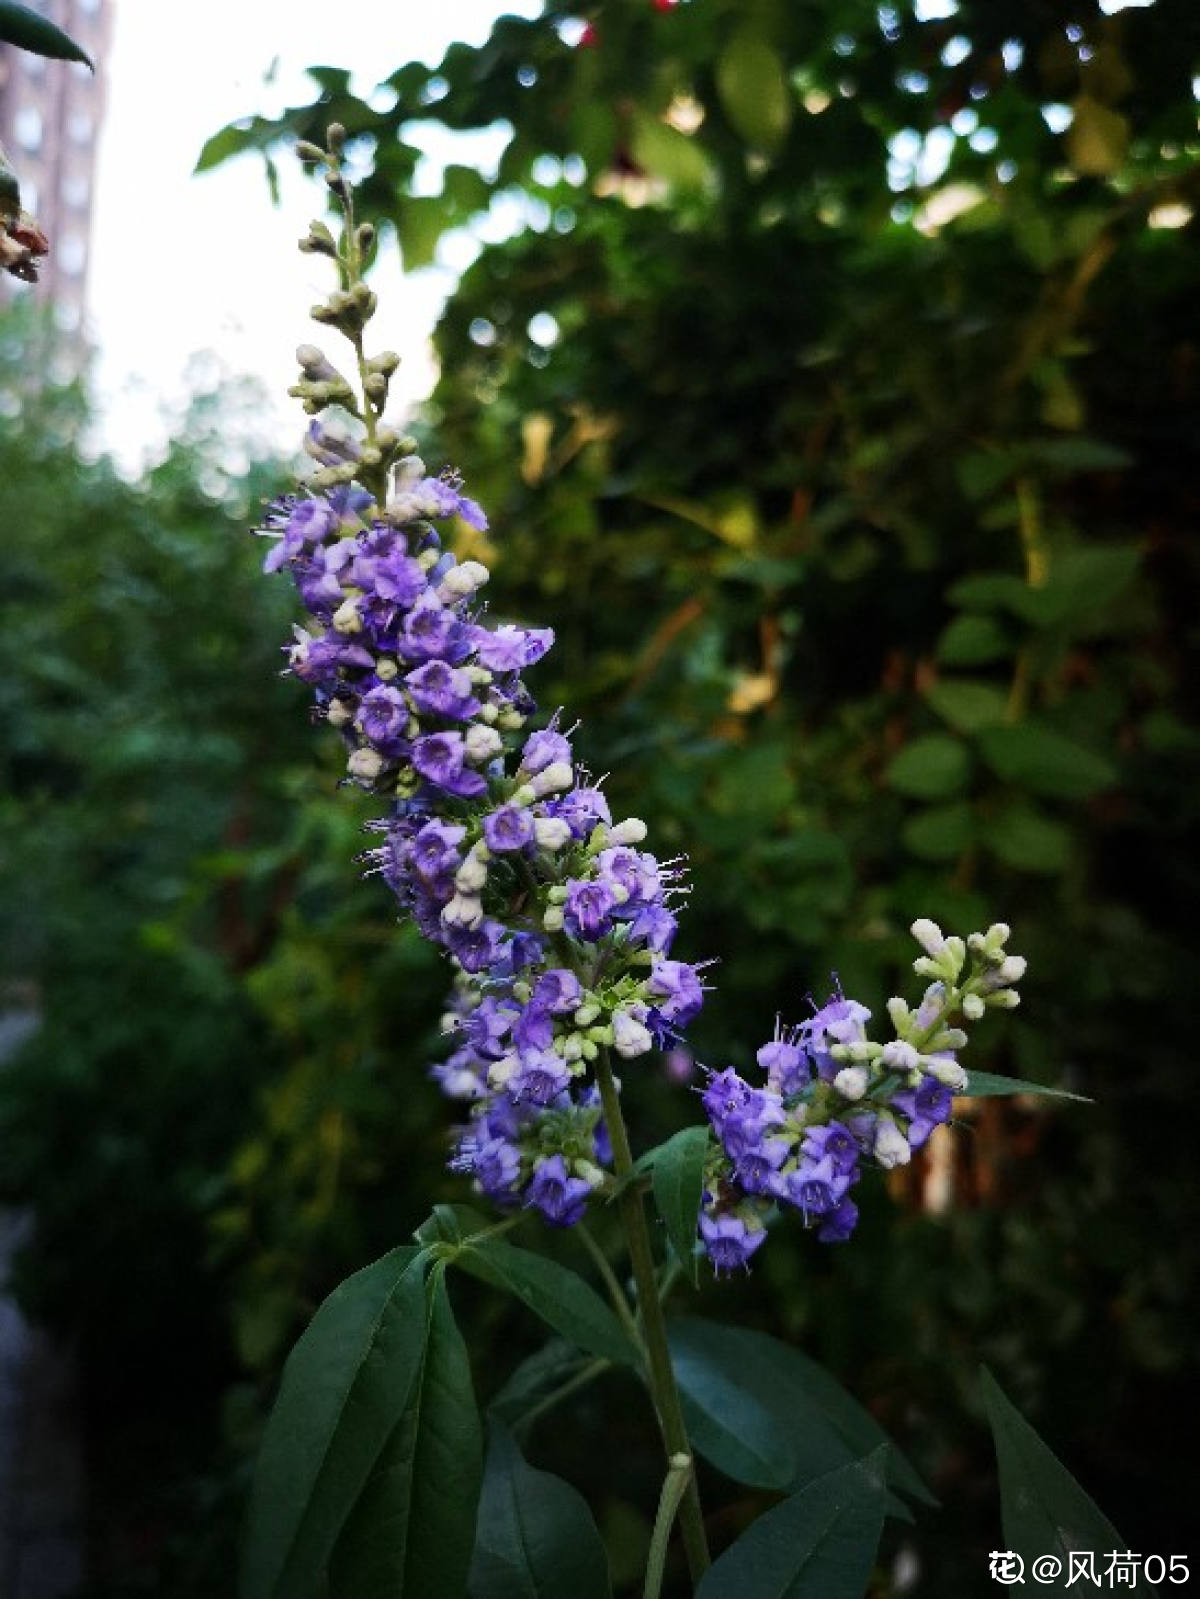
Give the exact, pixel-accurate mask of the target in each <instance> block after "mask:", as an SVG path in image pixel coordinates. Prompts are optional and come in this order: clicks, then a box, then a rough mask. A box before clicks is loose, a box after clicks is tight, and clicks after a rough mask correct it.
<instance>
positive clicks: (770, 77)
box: [716, 28, 795, 153]
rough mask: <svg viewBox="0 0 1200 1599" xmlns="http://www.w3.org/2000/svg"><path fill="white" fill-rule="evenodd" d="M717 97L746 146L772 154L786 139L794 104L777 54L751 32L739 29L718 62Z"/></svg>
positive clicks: (763, 40) (762, 39)
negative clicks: (719, 98) (718, 96)
mask: <svg viewBox="0 0 1200 1599" xmlns="http://www.w3.org/2000/svg"><path fill="white" fill-rule="evenodd" d="M716 75H717V93H718V94H719V95H720V97H721V104H722V106H723V107H724V110H725V115H726V116H727V117H728V118H729V120H730V122H731V123H732V124H733V126H734V128H735V129H736V130H737V132H738V133H740V134H741V136H742V138H743V139H745V141H746V143H747V144H749V145H751V146H753V148H754V149H756V150H766V151H769V152H772V153H773V152H774V151H776V150H778V149H779V147H780V145H782V143H783V141H784V140H785V139H786V138H787V134H788V129H789V128H790V127H791V125H792V116H793V113H794V111H795V102H794V100H793V98H792V91H791V88H790V87H789V85H788V80H787V74H786V72H785V70H784V65H783V61H782V60H781V59H780V56H779V53H778V51H776V50H774V49H773V48H772V47H771V45H769V44H768V43H767V41H766V40H765V39H764V38H763V37H762V35H761V34H760V33H757V32H755V31H754V29H752V28H741V29H739V30H738V32H737V33H735V34H734V36H733V38H732V39H731V40H730V41H729V43H728V44H727V45H726V46H725V49H724V50H723V51H722V53H721V59H720V60H719V61H718V62H717V74H716Z"/></svg>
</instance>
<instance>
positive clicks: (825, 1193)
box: [785, 1155, 850, 1216]
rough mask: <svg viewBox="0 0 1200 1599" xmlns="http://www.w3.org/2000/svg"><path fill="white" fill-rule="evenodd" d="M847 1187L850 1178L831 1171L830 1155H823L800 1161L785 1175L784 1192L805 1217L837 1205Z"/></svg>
mask: <svg viewBox="0 0 1200 1599" xmlns="http://www.w3.org/2000/svg"><path fill="white" fill-rule="evenodd" d="M849 1186H850V1179H849V1178H848V1177H844V1176H842V1175H840V1174H839V1173H838V1172H837V1171H835V1169H834V1164H833V1158H832V1156H830V1155H824V1156H822V1158H821V1159H820V1160H815V1161H814V1160H808V1159H805V1160H803V1161H801V1163H800V1165H799V1166H798V1167H797V1169H796V1170H795V1171H794V1172H791V1173H789V1175H788V1177H787V1181H786V1184H785V1194H786V1198H787V1199H788V1201H789V1202H790V1203H791V1204H793V1205H795V1206H796V1208H797V1209H798V1210H802V1211H803V1212H804V1214H805V1215H806V1216H825V1215H828V1213H829V1212H830V1211H831V1210H836V1208H837V1207H838V1205H839V1204H841V1202H842V1199H843V1198H844V1197H845V1193H846V1190H847V1188H849Z"/></svg>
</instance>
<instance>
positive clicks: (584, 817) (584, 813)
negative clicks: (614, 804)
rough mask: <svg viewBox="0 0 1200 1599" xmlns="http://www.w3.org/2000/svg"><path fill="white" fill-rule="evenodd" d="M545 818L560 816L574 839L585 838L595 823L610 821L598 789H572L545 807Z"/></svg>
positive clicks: (605, 801) (609, 814)
mask: <svg viewBox="0 0 1200 1599" xmlns="http://www.w3.org/2000/svg"><path fill="white" fill-rule="evenodd" d="M546 815H547V816H561V818H562V819H563V821H564V822H566V824H567V826H568V827H569V828H570V829H571V833H572V835H573V836H574V837H575V838H587V836H588V834H589V833H590V832H591V831H592V829H593V828H594V827H595V825H596V823H597V822H603V823H604V824H605V825H606V826H607V825H608V824H609V823H611V821H612V812H611V811H610V810H609V808H608V801H607V800H606V799H605V797H604V795H603V794H602V793H601V792H600V790H599V789H598V788H573V789H571V791H570V793H568V794H564V795H563V797H562V798H561V799H559V800H555V801H554V802H553V803H552V804H550V805H547V807H546Z"/></svg>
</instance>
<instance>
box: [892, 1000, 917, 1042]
mask: <svg viewBox="0 0 1200 1599" xmlns="http://www.w3.org/2000/svg"><path fill="white" fill-rule="evenodd" d="M887 1013H888V1015H889V1016H890V1017H891V1019H892V1026H893V1027H894V1028H895V1029H896V1031H897V1032H898V1033H899V1034H900V1036H901V1038H903V1037H904V1034H905V1033H906V1032H907V1030H908V1024H909V1022H910V1021H911V1020H912V1011H910V1010H909V1008H908V1006H907V1004H906V1003H905V1001H904V1000H902V999H901V998H900V996H899V995H898V994H894V995H893V996H892V998H891V999H889V1000H888V1002H887Z"/></svg>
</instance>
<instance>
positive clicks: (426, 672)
mask: <svg viewBox="0 0 1200 1599" xmlns="http://www.w3.org/2000/svg"><path fill="white" fill-rule="evenodd" d="M404 681H405V682H406V683H407V684H408V688H409V692H410V693H411V694H412V697H413V704H414V705H415V706H416V707H417V709H418V710H419V711H424V712H425V713H426V714H427V715H429V716H445V717H448V718H449V719H450V720H451V721H456V722H465V721H466V720H467V719H468V718H469V717H472V716H474V715H475V713H476V711H477V710H478V709H479V701H478V700H477V699H476V698H475V696H474V695H473V694H472V692H471V688H472V684H471V679H470V677H469V675H468V674H467V673H466V672H465V671H464V670H463V668H462V667H455V666H449V665H447V663H446V662H445V661H426V662H425V664H424V666H418V667H417V668H416V670H415V671H413V672H409V674H408V675H407V677H406V678H405V679H404Z"/></svg>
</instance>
